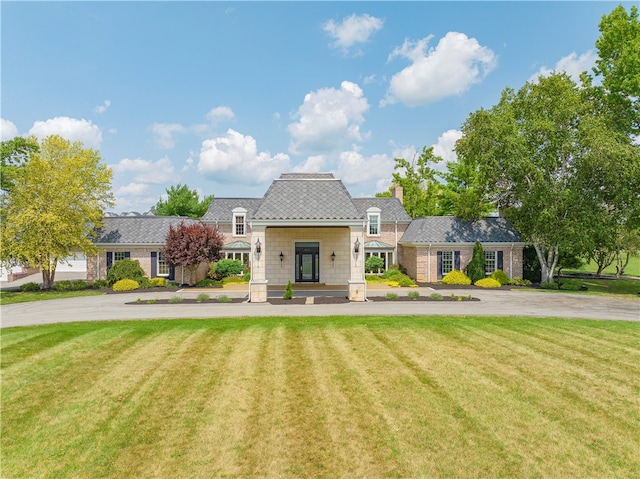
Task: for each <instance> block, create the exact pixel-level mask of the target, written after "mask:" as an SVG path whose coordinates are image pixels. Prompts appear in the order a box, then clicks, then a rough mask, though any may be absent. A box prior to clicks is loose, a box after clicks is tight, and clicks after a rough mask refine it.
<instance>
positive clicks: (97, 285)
mask: <svg viewBox="0 0 640 479" xmlns="http://www.w3.org/2000/svg"><path fill="white" fill-rule="evenodd" d="M91 287H92V288H93V289H105V288H108V287H109V280H107V279H96V280H95V281H94V282H93V284H92V285H91Z"/></svg>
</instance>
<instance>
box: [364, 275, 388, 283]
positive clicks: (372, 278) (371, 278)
mask: <svg viewBox="0 0 640 479" xmlns="http://www.w3.org/2000/svg"><path fill="white" fill-rule="evenodd" d="M364 279H365V281H366V282H367V283H384V279H383V278H382V277H380V276H378V275H377V274H368V275H366V276H365V277H364Z"/></svg>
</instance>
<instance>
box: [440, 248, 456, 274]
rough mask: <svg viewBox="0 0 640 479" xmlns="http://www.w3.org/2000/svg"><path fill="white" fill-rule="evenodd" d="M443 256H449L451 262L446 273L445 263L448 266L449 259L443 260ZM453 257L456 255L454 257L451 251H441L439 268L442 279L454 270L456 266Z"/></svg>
mask: <svg viewBox="0 0 640 479" xmlns="http://www.w3.org/2000/svg"><path fill="white" fill-rule="evenodd" d="M445 254H446V255H447V256H448V255H451V259H450V261H451V269H449V270H448V271H445V262H446V264H447V265H448V264H449V259H446V260H445V257H444V256H445ZM455 256H456V255H455V252H453V251H443V252H442V259H441V261H442V263H441V267H442V276H443V277H444V276H445V275H447V274H449V273H450V272H451V271H453V270H454V269H455V267H456V265H455V262H456V259H455Z"/></svg>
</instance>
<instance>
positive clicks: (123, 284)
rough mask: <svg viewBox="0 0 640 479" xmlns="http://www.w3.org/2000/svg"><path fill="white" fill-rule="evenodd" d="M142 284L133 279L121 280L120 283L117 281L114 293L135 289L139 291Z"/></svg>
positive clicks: (113, 287)
mask: <svg viewBox="0 0 640 479" xmlns="http://www.w3.org/2000/svg"><path fill="white" fill-rule="evenodd" d="M139 287H140V284H139V283H138V282H137V281H136V280H133V279H121V280H120V281H116V282H115V283H114V285H113V286H112V289H113V290H114V291H133V290H134V289H138V288H139Z"/></svg>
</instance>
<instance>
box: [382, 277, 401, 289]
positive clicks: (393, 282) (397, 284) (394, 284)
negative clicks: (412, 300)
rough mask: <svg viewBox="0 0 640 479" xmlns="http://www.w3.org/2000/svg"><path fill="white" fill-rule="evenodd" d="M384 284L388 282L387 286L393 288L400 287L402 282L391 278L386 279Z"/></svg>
mask: <svg viewBox="0 0 640 479" xmlns="http://www.w3.org/2000/svg"><path fill="white" fill-rule="evenodd" d="M384 284H386V285H387V286H391V287H392V288H399V287H400V283H398V282H397V281H393V280H390V279H387V280H384Z"/></svg>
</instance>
